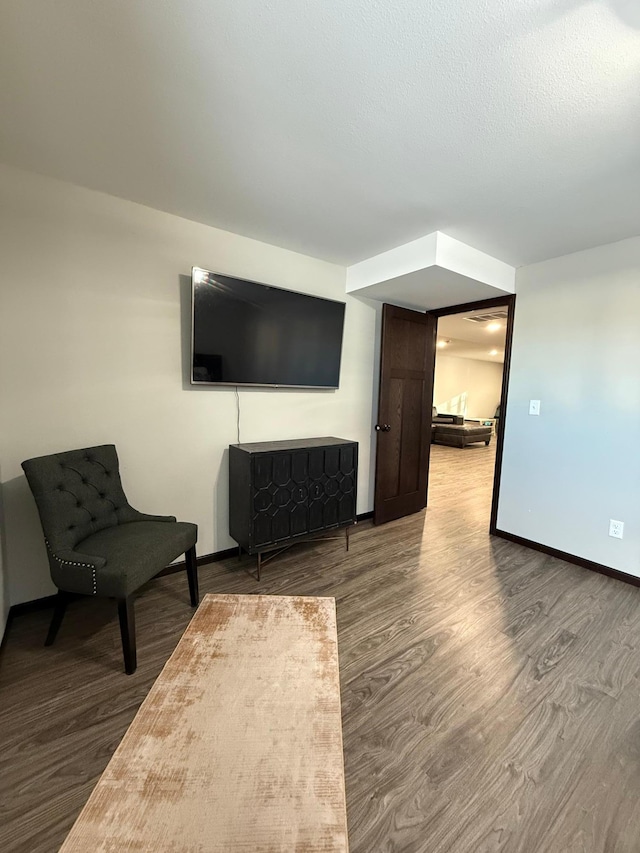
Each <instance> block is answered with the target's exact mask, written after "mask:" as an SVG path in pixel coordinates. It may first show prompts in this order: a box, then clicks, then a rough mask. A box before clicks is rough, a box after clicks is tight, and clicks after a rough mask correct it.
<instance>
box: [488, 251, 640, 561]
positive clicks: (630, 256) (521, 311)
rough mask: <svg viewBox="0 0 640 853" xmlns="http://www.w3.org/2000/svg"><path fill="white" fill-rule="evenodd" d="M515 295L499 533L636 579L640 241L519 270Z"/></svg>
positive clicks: (639, 543) (639, 554) (639, 551)
mask: <svg viewBox="0 0 640 853" xmlns="http://www.w3.org/2000/svg"><path fill="white" fill-rule="evenodd" d="M516 293H517V298H516V310H515V329H514V339H513V354H512V364H511V377H510V386H509V400H508V411H507V420H506V436H505V447H504V460H503V472H502V485H501V491H500V506H499V513H498V528H499V529H502V530H505V531H508V532H510V533H514V534H517V535H519V536H523V537H525V538H527V539H531V540H534V541H535V542H540V543H542V544H544V545H548V546H551V547H553V548H558V549H560V550H562V551H567V552H569V553H570V554H574V555H577V556H579V557H584V558H586V559H589V560H593V561H595V562H597V563H602V564H604V565H606V566H609V567H611V568H614V569H618V570H620V571H623V572H627V573H629V574H632V575H636V576H640V238H634V239H630V240H624V241H622V242H619V243H613V244H611V245H607V246H601V247H599V248H596V249H590V250H588V251H584V252H578V253H576V254H573V255H566V256H565V257H561V258H557V259H555V260H550V261H546V262H544V263H540V264H535V265H533V266H530V267H526V268H523V269H521V270H519V272H518V278H517V283H516ZM530 399H536V400H540V401H541V414H540V416H539V417H535V416H529V415H528V403H529V400H530ZM610 518H614V519H619V520H621V521H624V523H625V532H624V539H623V540H617V539H612V538H610V537H609V536H608V526H609V519H610Z"/></svg>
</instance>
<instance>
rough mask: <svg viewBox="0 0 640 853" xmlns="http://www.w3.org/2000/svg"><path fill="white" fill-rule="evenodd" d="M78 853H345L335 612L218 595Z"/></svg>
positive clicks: (135, 727)
mask: <svg viewBox="0 0 640 853" xmlns="http://www.w3.org/2000/svg"><path fill="white" fill-rule="evenodd" d="M61 850H62V851H64V853H71V851H74V853H96V852H97V851H118V853H123V851H136V853H138V852H139V851H145V853H146V851H149V853H160V851H171V853H187V851H189V853H208V851H215V853H218V851H220V853H223V851H224V853H237V852H238V851H242V853H279V851H296V853H328V851H331V853H334V851H335V853H344V851H347V850H348V843H347V828H346V811H345V799H344V769H343V757H342V728H341V718H340V685H339V680H338V646H337V636H336V617H335V603H334V600H333V599H332V598H299V597H281V596H258V595H256V596H254V595H207V596H205V597H204V599H203V601H202V603H201V605H200V607H199V608H198V610H197V612H196V614H195V616H194V617H193V619H192V621H191V623H190V625H189V627H188V628H187V630H186V632H185V634H184V636H183V637H182V639H181V640H180V642H179V643H178V646H177V648H176V650H175V652H174V653H173V655H172V656H171V658H170V659H169V661H168V662H167V664H166V666H165V667H164V669H163V670H162V672H161V674H160V676H159V677H158V680H157V681H156V683H155V684H154V686H153V687H152V689H151V691H150V692H149V695H148V696H147V698H146V699H145V701H144V702H143V704H142V706H141V707H140V710H139V711H138V714H137V715H136V717H135V719H134V721H133V722H132V724H131V726H130V727H129V730H128V731H127V733H126V735H125V736H124V738H123V740H122V743H121V744H120V746H119V747H118V749H117V750H116V752H115V754H114V756H113V758H112V759H111V761H110V763H109V765H108V767H107V769H106V770H105V772H104V774H103V775H102V777H101V779H100V781H99V782H98V784H97V786H96V788H95V789H94V791H93V793H92V794H91V797H90V798H89V801H88V802H87V805H86V806H85V807H84V809H83V811H82V813H81V814H80V816H79V818H78V820H77V821H76V823H75V825H74V827H73V829H72V830H71V832H70V834H69V836H68V837H67V840H66V841H65V843H64V844H63V846H62V848H61Z"/></svg>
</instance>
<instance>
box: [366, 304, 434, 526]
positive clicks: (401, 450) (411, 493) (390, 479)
mask: <svg viewBox="0 0 640 853" xmlns="http://www.w3.org/2000/svg"><path fill="white" fill-rule="evenodd" d="M436 324H437V320H436V318H435V317H433V316H432V315H431V314H422V313H420V312H419V311H408V310H407V309H406V308H396V307H395V306H394V305H384V306H383V308H382V350H381V354H380V398H379V402H378V423H377V425H376V431H377V437H378V441H377V448H376V484H375V499H374V511H373V520H374V523H375V524H382V523H383V522H385V521H391V520H392V519H394V518H401V517H402V516H403V515H409V514H410V513H412V512H417V511H418V510H420V509H422V508H423V507H424V506H426V504H427V479H428V476H429V451H430V448H431V406H432V402H433V369H434V362H435V346H436Z"/></svg>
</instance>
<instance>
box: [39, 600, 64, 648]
mask: <svg viewBox="0 0 640 853" xmlns="http://www.w3.org/2000/svg"><path fill="white" fill-rule="evenodd" d="M68 603H69V593H68V592H64V591H63V590H61V589H59V590H58V595H57V596H56V603H55V606H54V608H53V616H52V617H51V624H50V625H49V633H48V634H47V639H46V640H45V641H44V644H45V646H52V645H53V641H54V640H55V638H56V636H57V634H58V631H59V629H60V625H61V624H62V619H63V618H64V614H65V610H66V609H67V604H68Z"/></svg>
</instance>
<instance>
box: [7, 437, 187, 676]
mask: <svg viewBox="0 0 640 853" xmlns="http://www.w3.org/2000/svg"><path fill="white" fill-rule="evenodd" d="M22 467H23V469H24V472H25V474H26V475H27V480H28V482H29V486H30V487H31V491H32V492H33V496H34V498H35V500H36V504H37V507H38V512H39V513H40V520H41V522H42V529H43V531H44V539H45V543H46V546H47V554H48V556H49V565H50V568H51V577H52V579H53V582H54V583H55V585H56V586H57V587H58V597H57V600H56V606H55V610H54V614H53V618H52V620H51V626H50V628H49V633H48V635H47V639H46V642H45V645H48V646H50V645H51V644H52V643H53V641H54V640H55V638H56V634H57V633H58V629H59V628H60V624H61V622H62V618H63V616H64V613H65V609H66V606H67V603H68V600H69V598H70V594H74V593H76V594H77V593H79V594H81V595H101V596H108V597H110V598H115V599H117V602H118V615H119V617H120V632H121V634H122V650H123V653H124V665H125V671H126V672H127V674H131V673H132V672H135V669H136V637H135V617H134V607H133V593H134V592H135V591H136V590H137V589H138V588H139V587H141V586H142V585H143V584H145V583H146V582H147V581H148V580H150V579H151V578H152V577H154V575H156V574H158V572H159V571H161V570H162V569H163V568H165V566H167V565H168V564H169V563H170V562H171V561H172V560H175V559H176V557H179V556H180V555H181V554H185V557H186V566H187V576H188V580H189V592H190V595H191V605H192V606H193V607H196V605H197V604H198V600H199V594H198V569H197V563H196V549H195V544H196V540H197V538H198V528H197V526H196V525H195V524H190V523H189V522H184V521H183V522H178V521H176V519H175V518H174V517H173V516H171V515H145V514H144V513H142V512H138V511H137V510H135V509H133V507H132V506H130V505H129V502H128V501H127V498H126V496H125V493H124V491H123V489H122V483H121V481H120V471H119V467H118V454H117V453H116V448H115V446H114V445H113V444H103V445H101V446H100V447H87V448H86V449H84V450H70V451H68V452H66V453H55V454H53V455H52V456H40V457H38V458H36V459H27V460H26V461H25V462H23V463H22Z"/></svg>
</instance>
